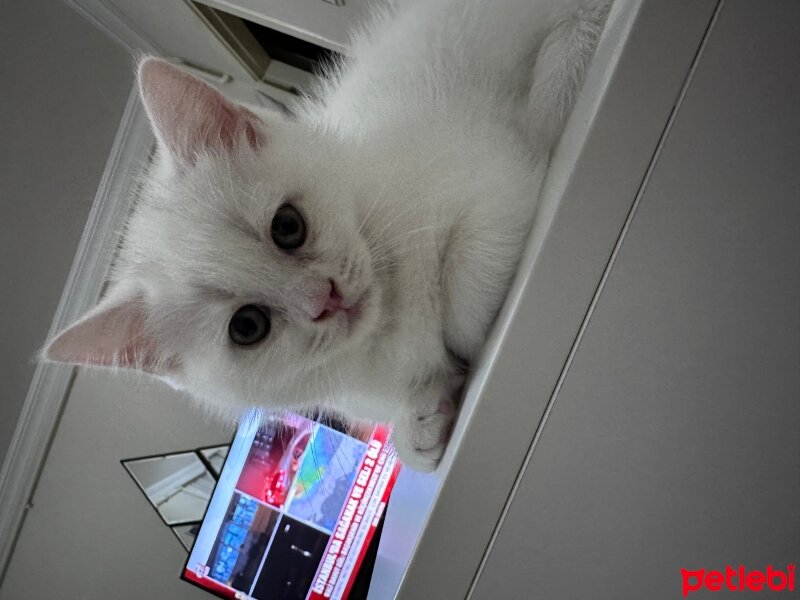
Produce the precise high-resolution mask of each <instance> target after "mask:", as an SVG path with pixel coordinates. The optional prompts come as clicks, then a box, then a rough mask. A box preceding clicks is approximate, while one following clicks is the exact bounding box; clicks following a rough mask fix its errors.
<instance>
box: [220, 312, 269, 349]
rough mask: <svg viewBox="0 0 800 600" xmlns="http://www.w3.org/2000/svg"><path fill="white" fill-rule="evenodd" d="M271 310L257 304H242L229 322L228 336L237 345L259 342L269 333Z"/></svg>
mask: <svg viewBox="0 0 800 600" xmlns="http://www.w3.org/2000/svg"><path fill="white" fill-rule="evenodd" d="M269 330H270V320H269V311H268V310H267V309H266V308H263V307H261V306H256V305H255V304H248V305H246V306H242V307H241V308H240V309H239V310H237V311H236V312H235V313H233V316H232V317H231V320H230V322H229V323H228V337H230V339H231V341H232V342H233V343H234V344H236V345H237V346H250V345H252V344H257V343H258V342H260V341H261V340H263V339H264V338H266V337H267V336H268V335H269Z"/></svg>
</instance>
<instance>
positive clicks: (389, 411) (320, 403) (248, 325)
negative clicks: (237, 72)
mask: <svg viewBox="0 0 800 600" xmlns="http://www.w3.org/2000/svg"><path fill="white" fill-rule="evenodd" d="M608 4H609V1H608V0H583V1H581V0H492V1H489V0H484V1H481V0H418V1H412V2H405V3H400V5H399V7H398V8H397V9H396V10H391V9H388V8H387V9H384V10H381V11H377V14H376V16H375V18H374V19H373V20H372V21H371V24H370V25H369V26H368V27H366V28H365V29H364V31H363V32H362V33H360V34H358V35H356V36H355V38H354V41H353V44H352V47H351V50H352V51H351V56H352V58H351V60H349V61H348V62H347V64H345V65H342V66H341V67H340V68H337V70H336V73H334V74H332V75H331V77H330V79H329V81H328V82H327V83H326V84H324V86H323V89H322V90H321V93H320V96H319V100H317V101H311V100H308V101H307V102H306V103H305V105H304V106H303V107H302V108H301V110H300V111H299V114H298V115H297V116H296V118H287V117H286V116H284V115H282V114H278V113H273V112H269V111H265V110H263V109H259V108H254V107H244V106H241V105H237V104H235V103H233V102H231V101H229V100H227V99H226V98H224V97H223V96H222V95H221V94H220V93H219V92H217V91H216V90H214V89H212V88H211V87H209V86H207V85H206V84H204V83H202V82H201V81H199V80H198V79H196V78H194V77H192V76H190V75H188V74H186V73H184V72H183V71H181V70H179V69H178V68H176V67H173V66H171V65H169V64H168V63H166V62H163V61H161V60H158V59H153V58H147V59H145V60H143V61H142V62H141V63H140V65H139V86H140V90H141V97H142V101H143V102H144V105H145V107H146V109H147V113H148V115H149V117H150V120H151V122H152V126H153V129H154V131H155V134H156V137H157V139H158V153H157V157H156V160H155V163H154V164H153V166H152V168H151V171H150V173H148V175H147V178H146V181H145V182H144V185H143V189H142V192H141V199H140V201H139V203H138V205H137V206H136V208H135V211H134V213H133V216H132V217H131V219H130V222H129V224H128V227H127V231H126V235H125V241H124V245H123V247H122V249H121V251H120V255H119V258H118V261H117V264H116V267H115V272H114V275H113V279H112V285H111V287H110V289H109V291H108V294H107V295H106V297H105V298H104V299H103V300H102V302H101V303H100V305H99V306H97V307H96V308H95V309H93V310H92V311H90V312H89V313H88V314H87V315H86V316H85V317H84V318H82V319H81V320H80V321H78V322H77V323H76V324H74V325H72V326H71V327H70V328H68V329H67V330H66V331H64V332H62V333H61V334H60V335H59V336H57V337H56V338H55V339H54V340H53V341H51V343H50V344H49V345H48V347H47V348H46V349H45V351H44V356H45V358H46V359H49V360H54V361H62V362H68V363H74V364H87V365H95V366H111V367H121V368H132V369H139V370H142V371H145V372H148V373H150V374H152V375H155V376H158V377H161V378H162V379H164V380H166V381H168V382H169V383H171V384H172V385H173V386H175V387H178V388H181V389H185V390H187V391H188V392H189V393H190V395H191V396H192V397H194V398H196V399H198V400H199V401H201V402H202V403H203V404H204V405H206V406H208V407H212V408H213V409H215V410H216V411H217V412H219V413H220V414H223V415H227V416H230V417H234V418H236V417H238V416H239V415H240V414H241V412H242V410H243V409H244V408H246V407H249V406H253V405H256V406H264V407H268V408H281V409H282V408H288V409H294V410H300V411H303V410H311V409H316V408H320V409H322V410H324V411H331V412H334V413H338V414H340V415H343V416H345V417H347V418H355V419H370V420H376V421H385V422H391V423H392V424H393V426H394V434H393V435H394V443H395V447H396V448H397V451H398V453H399V456H400V458H401V459H402V460H403V461H404V462H405V463H406V464H408V465H410V466H411V467H413V468H416V469H419V470H422V471H429V470H432V469H434V468H435V467H436V465H437V463H438V461H439V459H440V457H441V455H442V452H443V449H444V444H445V442H446V437H447V431H448V429H449V426H450V424H451V421H452V419H453V416H454V414H455V408H454V401H455V400H456V399H457V395H458V392H459V390H460V387H461V385H462V382H463V376H464V368H465V366H466V365H468V364H469V363H470V362H471V361H473V360H474V359H475V358H476V356H477V354H478V353H479V351H480V348H481V345H482V343H483V341H484V339H485V337H486V334H487V330H488V328H489V326H490V324H491V323H492V320H493V319H494V317H495V314H496V312H497V310H498V308H499V307H500V305H501V303H502V301H503V298H504V296H505V293H506V290H507V288H508V285H509V283H510V279H511V277H512V274H513V273H514V270H515V267H516V265H517V262H518V259H519V256H520V252H521V249H522V246H523V244H524V241H525V238H526V236H527V233H528V231H529V229H530V225H531V219H532V215H533V213H534V209H535V206H536V198H537V195H538V191H539V187H540V183H541V181H542V178H543V175H544V172H545V168H546V165H547V160H548V155H549V153H550V150H551V148H552V146H553V144H554V142H555V141H556V139H557V137H558V135H559V133H560V131H561V128H562V124H563V122H564V119H565V116H566V115H567V113H568V112H569V110H570V109H571V106H572V99H573V97H574V96H575V94H576V92H577V90H578V89H579V87H580V85H581V82H582V78H583V74H584V72H585V69H586V66H587V64H588V62H589V60H590V59H591V56H592V53H593V51H594V48H595V45H596V42H597V38H598V37H599V35H600V32H601V30H602V26H603V22H604V20H605V16H606V13H607V10H608Z"/></svg>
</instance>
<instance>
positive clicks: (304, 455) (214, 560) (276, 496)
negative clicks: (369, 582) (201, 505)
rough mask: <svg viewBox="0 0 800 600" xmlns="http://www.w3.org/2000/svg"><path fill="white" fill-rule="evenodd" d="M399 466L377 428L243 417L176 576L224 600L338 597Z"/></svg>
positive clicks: (352, 574)
mask: <svg viewBox="0 0 800 600" xmlns="http://www.w3.org/2000/svg"><path fill="white" fill-rule="evenodd" d="M399 469H400V465H399V463H398V462H397V459H396V457H395V455H394V452H393V451H392V450H391V448H390V446H389V444H388V430H387V429H386V428H385V427H383V426H378V427H375V428H369V429H365V428H363V427H361V428H357V427H354V428H346V427H345V426H344V425H343V424H341V423H328V424H322V423H320V422H317V421H312V420H309V419H306V418H304V417H300V416H296V415H284V416H282V417H280V418H278V417H270V418H265V417H262V416H261V415H259V414H258V413H252V414H250V415H249V416H248V418H246V419H245V420H244V421H243V422H242V424H241V425H240V427H239V430H238V432H237V434H236V437H235V438H234V440H233V444H232V445H231V449H230V452H229V453H228V457H227V459H226V461H225V465H224V466H223V468H222V473H221V475H220V478H219V482H218V483H217V486H216V488H215V490H214V494H213V495H212V497H211V501H210V502H209V505H208V509H207V511H206V514H205V517H204V518H203V523H202V525H201V527H200V531H199V532H198V534H197V539H196V541H195V543H194V547H193V548H192V551H191V553H190V554H189V560H188V562H187V563H186V567H185V568H184V571H183V579H185V580H187V581H189V582H192V583H194V584H196V585H199V586H200V587H202V588H204V589H206V590H208V591H210V592H213V593H215V594H217V595H218V596H221V597H223V598H237V599H250V598H252V599H255V600H272V599H275V598H281V599H297V600H323V599H333V600H339V599H346V598H347V597H348V594H349V593H350V590H351V588H352V586H353V583H354V581H355V579H356V576H357V574H358V570H359V567H360V565H361V562H362V561H363V558H364V555H365V553H366V551H367V547H368V546H369V543H370V541H371V540H372V537H373V535H374V533H375V530H376V528H377V526H378V524H379V522H380V519H381V516H382V514H383V511H384V509H385V507H386V503H387V502H388V500H389V493H390V491H391V488H392V486H393V485H394V481H395V479H396V478H397V474H398V472H399Z"/></svg>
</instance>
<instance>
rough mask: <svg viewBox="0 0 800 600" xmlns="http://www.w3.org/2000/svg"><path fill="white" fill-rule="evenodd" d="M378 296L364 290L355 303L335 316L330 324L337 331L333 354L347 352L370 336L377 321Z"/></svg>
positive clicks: (332, 349) (368, 290)
mask: <svg viewBox="0 0 800 600" xmlns="http://www.w3.org/2000/svg"><path fill="white" fill-rule="evenodd" d="M376 296H378V294H377V293H376V292H374V291H373V290H371V289H370V288H367V289H365V290H364V291H363V292H362V293H361V294H360V295H359V296H358V299H357V300H356V301H355V302H352V303H351V304H350V305H349V307H347V308H346V309H344V310H342V311H340V312H339V313H338V314H336V315H335V316H334V317H333V319H332V320H335V323H331V325H332V326H334V327H336V328H337V329H338V331H337V335H336V338H337V342H338V343H336V344H334V345H333V347H332V348H331V351H333V352H336V353H338V352H341V351H343V350H348V349H350V348H352V347H354V346H356V345H357V344H359V343H361V342H363V340H364V339H365V338H366V337H368V336H369V335H370V333H371V332H372V331H373V330H374V329H375V325H376V323H377V321H378V310H379V308H378V306H379V300H378V298H377V297H376Z"/></svg>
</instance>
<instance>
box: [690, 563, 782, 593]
mask: <svg viewBox="0 0 800 600" xmlns="http://www.w3.org/2000/svg"><path fill="white" fill-rule="evenodd" d="M794 571H795V568H794V565H789V566H787V567H786V570H785V571H782V570H780V569H775V568H774V567H773V566H772V565H767V568H766V570H764V571H757V570H752V571H748V570H747V569H745V568H744V567H743V566H741V565H740V566H739V568H738V569H734V568H733V567H732V566H730V565H727V566H726V567H725V571H707V570H705V569H697V570H696V571H690V570H689V569H681V576H682V577H683V595H684V596H688V595H689V593H690V592H696V591H698V590H702V589H707V590H709V591H711V592H721V591H725V590H728V591H731V592H744V591H745V590H749V591H751V592H760V591H762V590H772V591H773V592H782V591H784V590H788V591H790V592H793V591H794Z"/></svg>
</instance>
